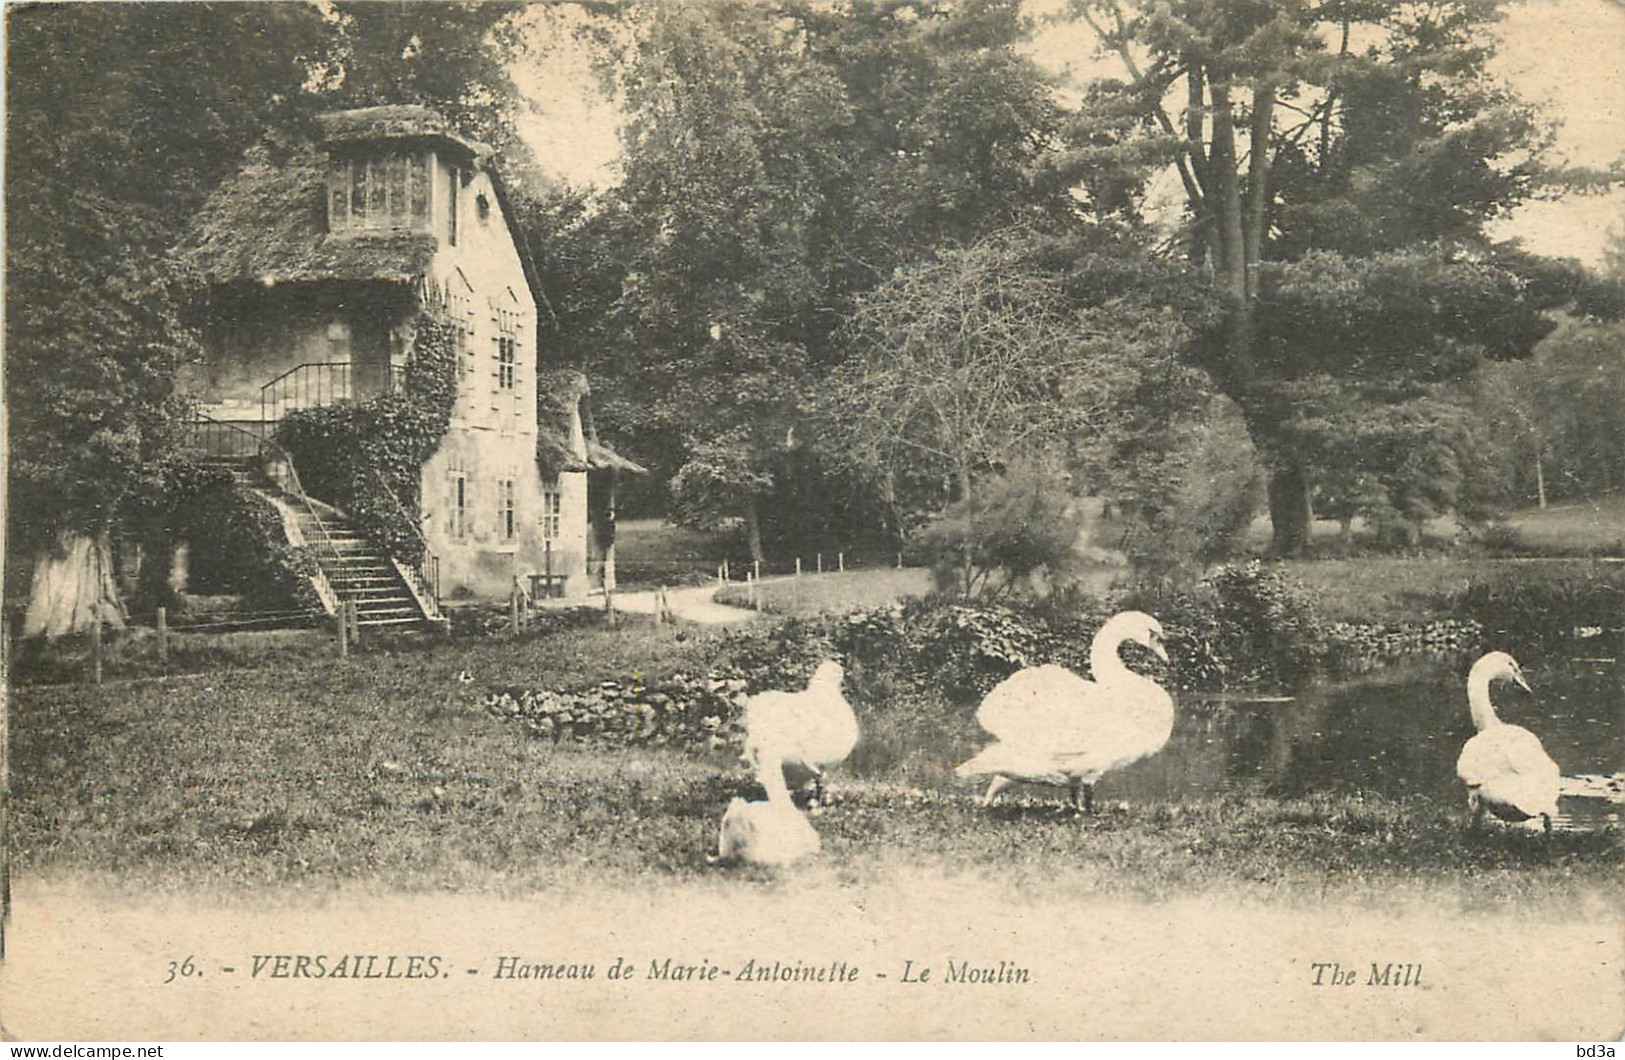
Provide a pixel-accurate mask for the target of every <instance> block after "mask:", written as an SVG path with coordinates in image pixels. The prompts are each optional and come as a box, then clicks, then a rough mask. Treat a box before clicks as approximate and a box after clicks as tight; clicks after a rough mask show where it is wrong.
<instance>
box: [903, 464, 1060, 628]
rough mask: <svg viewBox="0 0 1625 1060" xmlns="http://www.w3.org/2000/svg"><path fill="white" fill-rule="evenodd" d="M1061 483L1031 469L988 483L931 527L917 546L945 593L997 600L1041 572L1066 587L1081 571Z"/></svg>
mask: <svg viewBox="0 0 1625 1060" xmlns="http://www.w3.org/2000/svg"><path fill="white" fill-rule="evenodd" d="M1078 526H1079V520H1078V517H1077V514H1076V510H1075V501H1074V499H1073V498H1072V496H1071V493H1070V490H1069V487H1068V485H1067V482H1066V480H1065V477H1064V476H1063V475H1062V474H1061V473H1060V472H1058V471H1057V470H1055V469H1054V468H1052V467H1049V466H1048V465H1046V464H1044V463H1042V462H1039V461H1033V462H1029V463H1025V464H1020V465H1017V466H1013V467H1011V468H1010V469H1008V470H1007V471H1006V472H1005V473H1004V474H1002V475H998V476H995V477H993V478H991V479H988V480H987V481H986V482H984V483H983V484H982V485H981V488H980V489H979V490H978V491H977V492H975V493H973V494H972V495H971V496H970V497H969V498H967V499H965V500H961V501H959V502H957V503H955V504H954V505H952V506H950V507H949V508H948V509H946V510H945V511H943V512H942V513H941V514H940V515H938V516H937V517H936V518H935V519H933V520H932V521H931V522H930V523H928V524H927V525H926V526H925V527H924V528H923V529H922V530H921V531H920V533H919V535H918V544H919V547H920V549H921V551H922V552H924V554H925V556H926V558H927V559H928V561H929V562H930V564H931V568H932V571H933V572H934V573H935V575H936V579H937V587H938V589H939V590H942V591H949V590H953V591H957V592H959V593H960V594H961V595H963V596H973V595H982V596H986V597H989V598H996V597H999V596H1002V595H1004V594H1005V593H1007V592H1008V591H1009V590H1011V589H1013V588H1015V587H1016V586H1018V585H1023V584H1025V585H1031V584H1032V580H1033V578H1034V577H1035V576H1036V575H1038V574H1039V573H1040V572H1042V573H1044V574H1045V575H1047V578H1048V581H1049V583H1050V584H1051V585H1054V584H1057V583H1064V582H1066V581H1067V580H1069V579H1070V578H1071V577H1072V576H1074V575H1075V573H1076V571H1077V570H1078V569H1079V567H1080V565H1081V564H1082V552H1081V551H1080V549H1079V536H1080V535H1079V530H1078Z"/></svg>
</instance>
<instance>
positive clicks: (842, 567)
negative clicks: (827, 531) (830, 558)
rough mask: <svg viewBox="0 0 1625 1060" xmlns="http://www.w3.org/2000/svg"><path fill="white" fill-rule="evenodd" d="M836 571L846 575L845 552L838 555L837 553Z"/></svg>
mask: <svg viewBox="0 0 1625 1060" xmlns="http://www.w3.org/2000/svg"><path fill="white" fill-rule="evenodd" d="M835 569H836V570H838V571H840V572H841V573H842V574H845V573H846V553H845V552H837V553H835Z"/></svg>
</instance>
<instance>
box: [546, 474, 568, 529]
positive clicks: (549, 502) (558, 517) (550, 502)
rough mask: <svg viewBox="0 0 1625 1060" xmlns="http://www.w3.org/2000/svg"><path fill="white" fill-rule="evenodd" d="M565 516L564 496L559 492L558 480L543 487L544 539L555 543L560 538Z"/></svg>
mask: <svg viewBox="0 0 1625 1060" xmlns="http://www.w3.org/2000/svg"><path fill="white" fill-rule="evenodd" d="M563 514H564V495H563V494H562V493H560V492H559V484H558V482H557V480H555V481H553V482H548V483H544V484H543V485H542V537H543V538H544V539H545V540H548V541H555V540H557V539H558V536H559V528H560V523H561V522H562V516H563Z"/></svg>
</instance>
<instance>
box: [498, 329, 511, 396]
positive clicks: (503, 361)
mask: <svg viewBox="0 0 1625 1060" xmlns="http://www.w3.org/2000/svg"><path fill="white" fill-rule="evenodd" d="M513 342H514V340H513V336H512V335H499V336H497V386H498V387H500V388H502V389H503V390H512V389H513V366H514V348H513Z"/></svg>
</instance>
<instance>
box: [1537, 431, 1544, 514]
mask: <svg viewBox="0 0 1625 1060" xmlns="http://www.w3.org/2000/svg"><path fill="white" fill-rule="evenodd" d="M1535 495H1536V496H1537V497H1538V498H1539V499H1540V510H1541V511H1545V510H1546V469H1545V467H1544V466H1543V465H1542V463H1541V459H1540V447H1539V446H1536V447H1535Z"/></svg>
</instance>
